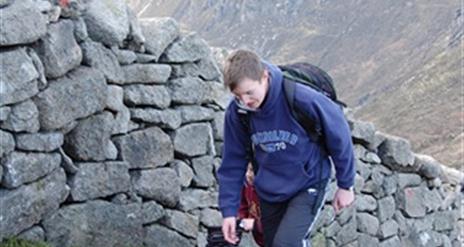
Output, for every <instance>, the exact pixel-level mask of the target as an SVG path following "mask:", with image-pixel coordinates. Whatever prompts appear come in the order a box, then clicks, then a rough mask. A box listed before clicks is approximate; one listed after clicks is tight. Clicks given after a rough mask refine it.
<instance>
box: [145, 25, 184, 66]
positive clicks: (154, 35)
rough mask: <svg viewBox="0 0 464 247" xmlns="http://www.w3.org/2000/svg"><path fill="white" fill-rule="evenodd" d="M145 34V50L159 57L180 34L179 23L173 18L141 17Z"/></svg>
mask: <svg viewBox="0 0 464 247" xmlns="http://www.w3.org/2000/svg"><path fill="white" fill-rule="evenodd" d="M140 26H141V28H142V31H143V34H144V35H145V38H146V40H145V50H146V51H147V52H148V53H150V54H153V55H154V56H155V58H156V60H158V59H159V57H160V56H161V54H163V52H164V50H165V49H166V48H167V47H168V46H169V45H170V44H171V43H172V42H173V41H174V40H175V39H176V38H177V37H179V35H180V30H179V25H178V24H177V22H176V21H175V20H174V19H172V18H150V19H140Z"/></svg>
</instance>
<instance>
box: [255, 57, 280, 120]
mask: <svg viewBox="0 0 464 247" xmlns="http://www.w3.org/2000/svg"><path fill="white" fill-rule="evenodd" d="M263 64H264V65H265V66H266V69H267V70H268V72H269V88H268V91H267V94H266V99H265V100H264V102H263V104H262V105H261V107H260V112H261V113H263V114H265V113H267V112H269V111H271V110H272V109H273V108H274V105H275V104H276V102H277V99H278V98H279V95H280V93H281V92H282V78H283V75H282V71H281V70H280V69H279V67H277V66H276V65H274V64H271V63H268V62H266V61H263Z"/></svg>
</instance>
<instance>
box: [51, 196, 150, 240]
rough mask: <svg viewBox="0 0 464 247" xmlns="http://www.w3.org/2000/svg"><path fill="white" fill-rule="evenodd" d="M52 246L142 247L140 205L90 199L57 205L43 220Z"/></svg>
mask: <svg viewBox="0 0 464 247" xmlns="http://www.w3.org/2000/svg"><path fill="white" fill-rule="evenodd" d="M42 225H43V227H44V229H45V232H46V238H47V242H49V243H50V244H51V245H53V246H63V247H67V246H142V241H143V237H144V230H143V227H142V213H141V204H138V203H132V204H127V205H116V204H113V203H110V202H105V201H99V200H97V201H90V202H87V203H84V204H73V205H68V206H64V207H62V208H60V209H59V210H58V211H56V212H55V213H54V214H53V215H51V216H50V217H49V218H47V219H45V220H44V221H43V223H42Z"/></svg>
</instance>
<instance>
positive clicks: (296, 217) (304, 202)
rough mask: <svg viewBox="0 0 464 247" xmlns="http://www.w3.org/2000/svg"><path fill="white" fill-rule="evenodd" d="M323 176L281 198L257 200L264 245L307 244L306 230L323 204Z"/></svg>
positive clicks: (308, 229) (305, 246)
mask: <svg viewBox="0 0 464 247" xmlns="http://www.w3.org/2000/svg"><path fill="white" fill-rule="evenodd" d="M327 182H328V181H327V180H324V181H323V182H321V183H320V184H316V185H315V186H314V187H311V188H308V189H307V190H303V191H301V192H300V193H298V194H296V195H295V196H294V197H292V198H291V199H289V200H287V201H285V202H279V203H270V202H266V201H263V200H260V206H261V223H262V225H263V230H264V243H265V246H266V247H302V246H303V247H308V246H311V243H310V239H309V236H310V233H311V230H312V229H311V228H312V227H313V224H314V222H315V221H316V219H317V216H318V214H319V212H320V210H321V208H322V206H323V205H324V201H325V194H326V188H327Z"/></svg>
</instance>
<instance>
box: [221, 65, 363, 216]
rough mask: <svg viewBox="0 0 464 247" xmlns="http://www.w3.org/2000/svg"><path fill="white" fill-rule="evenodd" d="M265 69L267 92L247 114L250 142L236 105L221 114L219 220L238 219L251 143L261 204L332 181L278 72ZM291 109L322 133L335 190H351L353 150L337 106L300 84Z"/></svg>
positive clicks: (325, 159)
mask: <svg viewBox="0 0 464 247" xmlns="http://www.w3.org/2000/svg"><path fill="white" fill-rule="evenodd" d="M265 65H266V67H267V70H268V71H269V72H270V79H269V89H268V92H267V95H266V98H265V100H264V102H263V103H262V105H261V107H260V108H259V109H258V110H256V111H250V112H249V114H250V132H251V138H250V135H249V133H248V132H247V130H246V128H245V126H244V125H243V124H242V123H241V122H240V119H239V116H238V114H239V113H238V112H237V110H238V109H239V104H238V103H237V102H236V101H235V100H232V101H231V102H230V104H229V106H228V107H227V110H226V113H225V120H224V146H223V157H222V164H221V166H220V168H219V170H218V172H217V175H218V180H219V207H220V209H221V212H222V215H223V217H230V216H237V212H238V208H239V203H240V191H241V188H242V186H243V183H244V177H245V173H246V170H247V165H248V160H247V159H246V157H247V153H246V147H247V145H248V143H249V141H250V139H251V141H252V144H253V147H254V150H255V159H256V161H257V163H258V166H259V170H258V173H257V174H255V180H254V185H255V187H256V192H257V193H258V196H259V197H260V198H261V199H262V200H265V201H268V202H282V201H285V200H288V199H289V198H291V197H293V196H294V195H296V194H297V193H298V192H300V191H302V190H305V189H307V188H309V187H311V186H312V185H314V184H316V183H318V182H319V181H321V180H324V179H328V178H329V177H330V171H331V167H330V166H331V163H330V159H329V157H328V156H327V155H326V154H325V152H324V151H323V149H322V147H321V145H320V144H318V143H314V142H313V141H312V140H311V139H310V137H309V136H308V135H307V133H306V131H305V130H304V129H303V127H302V126H301V125H300V124H299V123H298V122H297V121H296V120H295V119H294V118H293V116H292V114H291V111H290V108H289V105H288V103H287V100H286V99H285V97H286V96H285V92H284V91H283V76H282V71H281V70H280V69H279V68H278V67H277V66H275V65H272V64H268V63H265ZM294 104H295V107H298V109H301V110H303V111H304V112H305V113H307V114H308V116H310V117H311V118H312V119H313V120H315V122H316V125H317V127H319V128H321V129H322V131H323V133H324V134H323V136H324V138H325V143H326V147H327V152H328V153H329V155H330V156H331V158H332V161H333V163H334V165H335V170H336V178H337V185H338V186H339V187H341V188H349V187H351V186H353V184H354V176H355V166H354V154H353V146H352V142H351V134H350V130H349V127H348V124H347V122H346V120H345V118H344V116H343V112H342V111H341V109H340V107H339V106H338V105H336V104H335V103H334V102H333V101H332V100H331V99H329V98H327V97H326V96H324V95H323V94H321V93H319V92H317V91H315V90H313V89H311V88H310V87H307V86H304V85H301V84H297V85H296V89H295V103H294Z"/></svg>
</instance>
